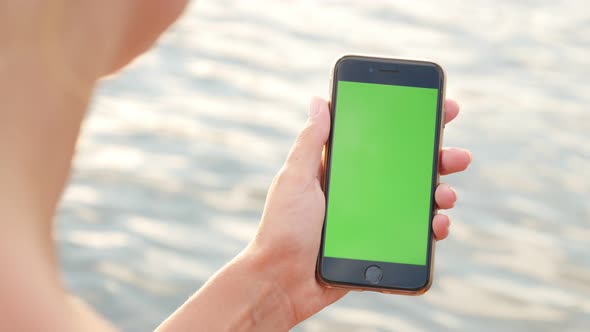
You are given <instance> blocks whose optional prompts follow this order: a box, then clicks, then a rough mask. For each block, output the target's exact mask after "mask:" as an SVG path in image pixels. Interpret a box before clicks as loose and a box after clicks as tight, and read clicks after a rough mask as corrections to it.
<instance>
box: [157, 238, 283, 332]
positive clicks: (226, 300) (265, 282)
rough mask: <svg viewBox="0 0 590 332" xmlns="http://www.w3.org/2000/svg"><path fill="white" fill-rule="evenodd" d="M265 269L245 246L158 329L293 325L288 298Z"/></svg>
mask: <svg viewBox="0 0 590 332" xmlns="http://www.w3.org/2000/svg"><path fill="white" fill-rule="evenodd" d="M268 270H269V269H268V265H267V262H265V261H264V259H262V256H261V255H257V254H256V253H255V252H254V250H250V248H249V249H247V250H246V251H245V252H243V253H242V254H240V255H239V256H238V257H236V258H235V259H234V260H233V261H231V262H230V263H229V264H228V265H226V266H225V267H223V268H222V269H221V270H220V271H218V272H217V273H216V274H215V275H214V276H213V277H211V278H210V279H209V281H207V283H205V285H203V287H201V289H199V291H198V292H197V293H196V294H195V295H194V296H193V297H191V298H190V299H189V300H188V301H187V302H186V303H185V304H184V305H182V307H181V308H180V309H178V310H177V312H175V313H174V314H173V315H172V316H171V317H170V318H169V319H168V320H167V321H166V322H164V323H163V324H162V325H161V326H160V327H159V329H158V331H176V330H187V331H189V330H190V331H192V330H204V331H205V330H207V331H251V330H256V331H287V330H289V329H290V328H292V327H293V326H294V325H295V321H294V319H293V318H292V317H293V315H292V310H291V305H290V301H289V298H288V296H287V294H286V293H285V292H284V291H283V289H282V288H281V287H279V285H278V283H276V282H275V281H274V280H273V278H272V274H271V273H269V272H268ZM197 327H198V328H197Z"/></svg>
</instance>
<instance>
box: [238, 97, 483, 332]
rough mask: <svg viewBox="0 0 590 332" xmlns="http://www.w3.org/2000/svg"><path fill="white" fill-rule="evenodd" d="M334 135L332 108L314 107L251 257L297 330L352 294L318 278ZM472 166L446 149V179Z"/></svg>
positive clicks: (449, 107) (440, 218) (449, 113)
mask: <svg viewBox="0 0 590 332" xmlns="http://www.w3.org/2000/svg"><path fill="white" fill-rule="evenodd" d="M445 112H446V120H447V122H448V121H451V120H453V119H454V118H455V117H456V116H457V114H458V113H459V106H458V105H457V103H456V102H454V101H452V100H447V101H446V102H445ZM329 130H330V115H329V111H328V103H327V102H326V101H324V100H321V99H319V98H314V99H313V100H312V102H311V106H310V112H309V120H308V122H307V124H306V127H305V128H304V129H303V131H302V132H301V134H300V135H299V136H298V138H297V140H296V142H295V145H294V146H293V148H292V150H291V152H290V154H289V157H288V158H287V161H286V162H285V165H284V167H283V168H282V170H281V171H280V172H279V174H278V175H277V177H276V178H275V180H274V181H273V184H272V186H271V188H270V192H269V195H268V198H267V202H266V207H265V209H264V214H263V217H262V224H261V225H260V228H259V230H258V234H257V236H256V238H255V240H254V241H253V242H252V244H251V246H250V248H249V249H248V251H249V252H252V253H253V255H255V256H257V257H259V259H260V260H261V261H262V262H263V263H261V264H260V266H263V267H265V269H266V270H267V271H268V273H267V274H268V275H269V276H271V278H272V281H273V282H276V283H277V285H278V286H277V288H280V289H282V290H283V291H284V292H285V294H286V295H287V297H288V299H289V302H290V305H289V307H288V308H286V309H285V310H287V311H288V317H289V318H288V319H289V320H290V322H291V324H292V325H295V324H297V323H299V322H301V321H302V320H304V319H306V318H308V317H309V316H311V315H313V314H315V313H316V312H318V311H320V310H321V309H323V308H324V307H325V306H327V305H329V304H330V303H332V302H334V301H336V300H338V299H340V298H341V297H343V296H344V295H345V294H346V293H347V291H346V290H341V289H331V288H326V287H324V286H322V285H321V284H319V283H318V281H317V280H316V277H315V266H316V259H317V255H318V250H319V246H320V239H321V232H322V225H323V220H324V212H325V206H324V205H325V204H324V203H325V198H324V193H323V191H322V188H321V185H320V180H319V174H321V159H322V149H323V147H324V144H325V143H326V140H327V139H328V134H329ZM470 162H471V154H470V152H468V151H467V150H463V149H456V148H449V149H443V150H442V152H441V158H440V173H441V174H442V175H446V174H451V173H455V172H460V171H463V170H465V169H466V168H467V166H468V165H469V163H470ZM435 199H436V203H437V205H438V207H439V208H441V209H449V208H452V207H453V205H454V203H455V201H456V199H457V195H456V193H455V191H454V190H453V189H452V188H451V187H450V186H449V185H447V184H440V185H439V186H438V188H437V190H436V193H435ZM449 226H450V220H449V217H448V216H446V215H444V214H440V213H439V214H437V215H436V216H435V217H434V222H433V231H434V234H435V236H436V238H437V239H439V240H441V239H444V238H445V237H447V235H448V233H449Z"/></svg>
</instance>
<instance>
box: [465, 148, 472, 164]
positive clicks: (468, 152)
mask: <svg viewBox="0 0 590 332" xmlns="http://www.w3.org/2000/svg"><path fill="white" fill-rule="evenodd" d="M463 151H465V152H466V153H467V155H468V156H469V163H471V161H473V155H472V154H471V151H469V150H467V149H463Z"/></svg>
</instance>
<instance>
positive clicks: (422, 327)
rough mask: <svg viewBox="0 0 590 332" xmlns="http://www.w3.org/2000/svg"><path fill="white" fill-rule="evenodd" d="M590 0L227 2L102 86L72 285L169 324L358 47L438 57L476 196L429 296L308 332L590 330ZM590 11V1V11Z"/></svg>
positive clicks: (468, 200)
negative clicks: (343, 60) (313, 101)
mask: <svg viewBox="0 0 590 332" xmlns="http://www.w3.org/2000/svg"><path fill="white" fill-rule="evenodd" d="M587 5H588V4H587V3H586V2H585V1H582V0H580V1H559V2H558V1H483V0H477V1H445V2H444V5H442V4H441V2H439V1H433V0H430V1H345V0H341V1H325V2H324V1H322V2H320V1H289V2H270V1H248V2H242V1H218V0H216V1H213V0H203V1H198V2H194V3H192V5H191V6H190V7H189V8H188V9H187V11H186V13H185V14H184V16H183V17H182V18H181V20H180V21H179V22H178V23H177V24H176V25H175V26H174V27H173V28H172V29H171V30H170V31H169V32H168V33H166V35H165V36H164V37H163V38H162V39H161V40H160V41H159V43H158V44H157V45H156V47H155V48H154V49H153V50H151V51H150V52H149V53H147V54H145V55H144V56H143V57H141V58H140V59H139V60H138V61H136V62H135V63H134V64H133V65H132V66H130V67H128V68H127V69H126V70H125V71H123V72H122V73H120V74H119V75H117V76H115V77H112V78H109V79H107V80H105V81H103V82H102V84H101V85H100V87H99V91H98V93H97V94H96V96H95V98H94V102H93V106H92V111H91V113H90V115H89V117H88V119H87V121H86V123H85V126H84V128H83V133H82V137H81V139H80V141H79V146H78V155H77V157H76V160H75V171H74V173H73V176H72V181H71V184H70V186H69V188H68V189H67V191H66V193H65V197H64V199H63V202H62V205H61V208H60V211H59V215H58V220H59V227H58V230H57V238H58V243H59V249H60V257H61V261H62V263H63V266H64V271H63V273H64V277H65V279H66V282H67V285H68V287H69V288H70V289H71V290H72V291H74V292H75V293H77V294H79V295H80V296H81V297H82V298H83V299H85V300H86V301H88V302H89V303H90V304H91V305H93V306H95V307H96V308H97V310H98V311H99V312H100V313H102V314H103V315H105V316H106V317H108V318H109V319H110V320H112V321H113V322H114V323H115V324H116V325H118V326H119V327H121V328H122V329H123V330H125V331H147V330H152V329H154V328H155V327H156V326H157V325H158V324H159V323H160V322H161V321H162V320H163V319H164V318H165V317H167V316H168V315H169V314H170V313H172V312H173V311H174V310H175V309H176V308H177V307H178V306H179V305H181V304H182V303H183V302H184V301H185V300H186V299H187V298H188V296H190V295H191V294H192V293H193V292H194V291H196V290H197V289H198V288H199V287H200V286H201V285H202V284H203V283H204V282H205V280H206V279H207V278H208V277H209V276H211V275H212V274H213V273H214V272H215V271H216V270H217V269H218V268H219V267H221V266H222V265H223V264H224V263H226V262H227V261H228V260H230V259H231V258H232V257H233V256H234V255H235V254H237V253H238V252H239V251H240V250H241V249H242V248H243V247H244V246H245V245H246V243H247V242H248V241H249V239H250V238H251V237H252V236H253V234H254V232H255V230H256V227H257V224H258V221H259V218H260V215H261V211H262V207H263V204H264V199H265V195H266V190H267V188H268V186H269V184H270V182H271V179H272V177H273V175H274V174H275V172H276V171H277V170H278V169H279V168H280V166H281V164H282V162H283V160H284V158H285V156H286V154H287V152H288V150H289V147H290V145H291V143H292V142H293V139H294V137H295V135H296V134H297V132H298V131H299V129H300V128H301V127H302V125H303V124H304V122H305V118H306V115H307V105H308V101H309V99H310V96H312V95H320V96H324V97H326V96H327V93H328V80H329V72H330V66H331V65H332V62H333V60H334V59H335V58H336V57H337V56H338V55H339V54H341V53H344V52H361V53H377V54H383V55H397V56H404V57H419V58H430V59H433V60H435V61H437V62H439V63H441V64H442V65H443V66H444V67H445V68H446V70H447V74H448V91H447V95H448V96H450V97H453V98H456V99H458V100H459V101H460V103H461V105H462V113H461V116H460V118H458V119H457V120H456V121H454V122H453V123H452V124H451V125H449V126H447V128H446V132H445V145H447V146H461V147H467V148H469V149H471V150H472V151H473V154H474V157H475V159H474V163H473V165H472V166H471V167H470V169H469V170H468V171H467V172H466V173H464V174H459V175H456V176H449V177H445V178H443V181H445V182H449V183H451V184H453V185H454V186H455V188H456V189H457V192H458V194H459V202H458V204H457V206H456V208H455V209H453V210H452V211H451V212H450V215H451V217H452V220H453V225H452V232H451V236H450V238H449V239H448V240H446V241H444V242H442V243H439V245H438V246H437V253H436V277H435V283H434V285H433V288H432V289H431V290H430V292H429V293H427V294H426V295H425V296H422V297H404V296H391V295H382V294H372V293H367V292H365V293H351V294H349V295H347V296H346V298H345V299H344V300H342V301H340V302H338V303H337V304H335V305H333V306H331V307H329V308H328V309H326V310H324V311H323V312H321V313H320V314H318V315H317V316H315V317H313V318H311V319H309V320H307V321H305V322H304V323H302V324H301V325H300V326H298V327H297V328H295V331H444V330H457V331H500V330H501V331H526V330H535V331H555V330H560V331H583V330H586V331H587V330H588V327H589V326H590V251H589V250H588V248H589V247H590V246H589V245H590V227H589V226H590V204H588V200H589V199H590V135H589V134H588V132H589V131H590V113H589V112H588V110H587V107H588V105H590V93H588V91H589V88H590V86H589V84H588V77H590V62H589V60H588V59H589V54H590V16H589V15H588V8H587ZM585 7H586V8H585Z"/></svg>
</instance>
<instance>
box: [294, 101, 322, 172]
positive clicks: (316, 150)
mask: <svg viewBox="0 0 590 332" xmlns="http://www.w3.org/2000/svg"><path fill="white" fill-rule="evenodd" d="M329 134H330V111H329V108H328V102H327V101H325V100H323V99H321V98H319V97H313V98H312V99H311V103H310V105H309V117H308V119H307V123H306V125H305V128H303V130H302V131H301V133H299V136H297V139H296V140H295V144H294V145H293V147H292V148H291V151H290V152H289V156H288V157H287V161H286V163H285V168H286V169H285V171H287V172H291V171H295V172H297V173H298V176H301V177H304V178H307V177H309V179H315V178H316V176H317V173H318V169H319V167H320V163H321V160H322V151H323V148H324V145H325V144H326V141H327V140H328V135H329Z"/></svg>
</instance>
